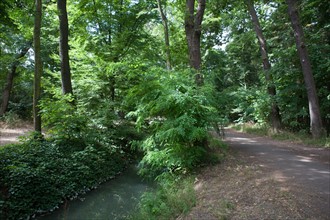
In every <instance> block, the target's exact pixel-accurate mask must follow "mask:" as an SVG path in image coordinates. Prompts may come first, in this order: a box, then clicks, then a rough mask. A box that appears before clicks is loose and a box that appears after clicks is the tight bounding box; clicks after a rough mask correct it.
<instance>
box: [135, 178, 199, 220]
mask: <svg viewBox="0 0 330 220" xmlns="http://www.w3.org/2000/svg"><path fill="white" fill-rule="evenodd" d="M158 183H159V185H158V188H157V189H156V191H152V192H147V193H144V195H143V196H142V199H141V201H140V203H139V205H138V207H137V211H136V212H135V213H134V214H133V215H131V216H130V218H129V219H132V220H145V219H148V220H157V219H176V218H177V217H178V216H179V215H184V214H187V213H188V212H189V211H190V210H191V208H192V207H193V206H194V205H195V204H196V193H195V190H194V177H193V176H186V177H183V176H181V177H173V176H172V177H169V176H166V177H163V178H162V179H161V180H159V181H158Z"/></svg>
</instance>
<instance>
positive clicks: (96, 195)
mask: <svg viewBox="0 0 330 220" xmlns="http://www.w3.org/2000/svg"><path fill="white" fill-rule="evenodd" d="M152 188H153V185H152V183H150V182H147V181H144V180H143V179H142V178H141V177H140V176H138V175H137V168H136V166H133V165H132V166H130V167H129V168H128V169H127V170H126V171H125V172H124V173H123V174H122V175H120V176H117V177H116V178H115V179H112V180H110V181H108V182H106V183H103V184H101V185H100V186H99V187H98V188H97V189H95V190H93V191H90V192H88V193H87V194H85V195H80V196H79V197H78V198H77V199H75V200H72V201H68V202H67V203H66V204H64V205H63V206H62V207H60V208H59V209H58V210H55V211H54V212H52V213H50V214H48V215H45V216H41V217H38V218H37V219H38V220H71V219H79V220H85V219H86V220H87V219H102V220H107V219H109V220H110V219H111V220H117V219H125V218H127V217H128V216H129V215H130V214H131V212H132V211H134V209H135V207H136V206H137V204H138V202H139V200H140V197H141V196H142V194H143V193H144V192H146V191H147V190H150V189H152Z"/></svg>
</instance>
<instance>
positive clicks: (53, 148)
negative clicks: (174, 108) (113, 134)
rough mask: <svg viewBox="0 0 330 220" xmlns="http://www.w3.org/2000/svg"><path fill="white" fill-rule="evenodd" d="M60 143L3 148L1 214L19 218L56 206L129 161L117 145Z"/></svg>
mask: <svg viewBox="0 0 330 220" xmlns="http://www.w3.org/2000/svg"><path fill="white" fill-rule="evenodd" d="M58 143H60V144H63V140H62V141H61V142H56V141H54V140H53V141H46V140H37V141H35V140H33V139H31V140H27V141H26V142H24V143H22V144H17V145H9V146H6V147H3V148H1V149H0V161H1V163H0V188H1V192H2V193H1V197H0V212H1V213H0V214H1V216H3V219H20V218H23V219H24V218H27V217H28V216H31V215H34V214H36V213H43V212H47V211H49V210H52V209H55V208H56V207H57V206H58V205H59V204H60V203H61V201H62V200H64V199H66V198H71V197H75V196H76V195H77V194H78V193H81V192H84V191H86V190H88V189H90V188H92V187H94V186H96V185H98V184H99V183H101V182H102V181H105V180H106V179H108V178H110V177H112V176H114V175H116V173H117V172H118V171H120V170H122V169H123V167H124V166H125V164H126V163H127V160H126V159H125V158H124V154H123V153H122V152H120V151H118V150H117V148H116V147H115V146H112V147H111V146H99V145H95V146H91V145H89V146H87V147H85V148H82V149H80V150H78V148H75V149H76V150H72V149H71V148H70V147H68V146H66V147H63V145H58Z"/></svg>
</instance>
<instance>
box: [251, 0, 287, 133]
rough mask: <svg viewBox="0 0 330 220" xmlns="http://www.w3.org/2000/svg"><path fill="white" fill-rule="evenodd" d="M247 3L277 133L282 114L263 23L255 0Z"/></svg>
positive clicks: (273, 125)
mask: <svg viewBox="0 0 330 220" xmlns="http://www.w3.org/2000/svg"><path fill="white" fill-rule="evenodd" d="M246 4H247V7H248V11H249V13H250V16H251V19H252V23H253V27H254V30H255V32H256V35H257V39H258V42H259V46H260V52H261V58H262V64H263V69H264V72H265V78H266V83H267V92H268V94H269V95H270V97H271V112H270V121H271V126H272V130H273V132H275V133H277V132H278V131H279V129H280V128H281V116H280V110H279V107H278V105H277V103H276V100H275V97H276V88H275V85H274V84H273V77H272V75H271V73H270V69H271V64H270V62H269V58H268V52H267V42H266V39H265V37H264V35H263V33H262V29H261V25H260V22H259V18H258V15H257V13H256V10H255V8H254V4H253V0H246Z"/></svg>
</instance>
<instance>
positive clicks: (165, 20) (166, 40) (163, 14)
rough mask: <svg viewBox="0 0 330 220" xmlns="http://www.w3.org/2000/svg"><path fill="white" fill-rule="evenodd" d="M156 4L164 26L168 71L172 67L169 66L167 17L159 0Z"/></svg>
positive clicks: (169, 52)
mask: <svg viewBox="0 0 330 220" xmlns="http://www.w3.org/2000/svg"><path fill="white" fill-rule="evenodd" d="M157 3H158V10H159V13H160V16H161V18H162V22H163V26H164V39H165V50H166V67H167V69H168V70H170V69H171V68H172V65H171V51H170V38H169V33H168V22H167V17H166V15H165V13H164V10H163V8H162V4H161V0H157Z"/></svg>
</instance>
